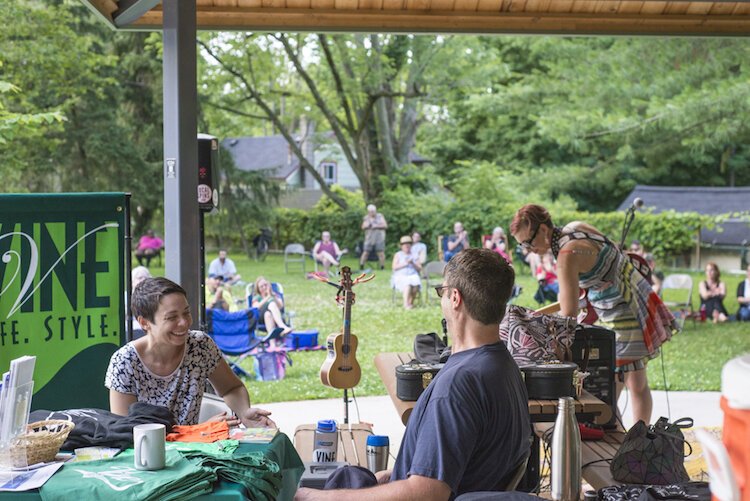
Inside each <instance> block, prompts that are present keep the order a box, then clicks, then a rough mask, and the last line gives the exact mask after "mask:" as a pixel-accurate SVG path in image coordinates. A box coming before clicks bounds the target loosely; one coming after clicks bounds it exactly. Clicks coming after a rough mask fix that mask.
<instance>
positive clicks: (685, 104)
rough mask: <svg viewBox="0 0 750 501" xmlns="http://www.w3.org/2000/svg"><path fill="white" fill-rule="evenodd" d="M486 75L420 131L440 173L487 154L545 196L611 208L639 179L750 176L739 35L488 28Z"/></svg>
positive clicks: (713, 180)
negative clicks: (584, 34) (512, 33)
mask: <svg viewBox="0 0 750 501" xmlns="http://www.w3.org/2000/svg"><path fill="white" fill-rule="evenodd" d="M480 41H481V42H482V44H483V49H480V50H481V51H482V53H483V54H486V57H484V58H483V60H484V61H486V62H487V64H486V67H485V69H483V70H477V71H483V72H485V74H486V75H487V77H488V78H487V79H486V80H485V81H484V85H482V86H475V87H468V88H466V90H465V94H462V95H457V96H455V97H456V99H452V100H450V101H448V102H446V103H445V106H444V110H443V111H442V113H440V114H437V115H436V116H437V117H438V120H435V121H433V122H432V123H431V124H430V126H429V127H424V128H422V133H423V134H422V136H421V138H422V139H423V140H424V143H426V144H427V145H428V152H429V153H430V154H431V156H432V158H433V159H434V160H435V161H436V162H437V164H438V168H439V172H442V173H443V174H444V175H445V176H446V177H447V186H448V188H451V183H452V176H453V175H454V173H455V172H456V170H457V169H458V166H459V165H460V164H459V163H458V161H459V160H462V159H465V160H488V161H492V162H495V163H496V164H497V165H500V166H502V167H503V168H504V169H506V170H510V171H511V172H517V173H525V174H526V175H528V176H530V177H532V178H534V179H535V180H536V181H537V182H538V183H539V185H540V186H546V187H547V189H548V193H549V197H551V198H553V199H554V198H556V197H558V196H561V195H563V194H567V195H570V196H572V197H573V198H574V199H575V200H576V201H577V203H578V205H579V206H580V207H581V208H584V209H588V210H603V209H612V208H614V207H615V206H616V205H617V204H618V203H619V202H620V201H621V200H622V199H623V198H624V196H625V195H626V194H627V192H628V191H629V190H631V189H632V188H633V186H634V185H635V184H637V183H647V184H667V185H719V186H720V185H733V184H747V183H750V171H748V170H747V169H742V166H744V165H746V164H747V160H748V157H750V153H749V152H748V147H747V146H746V144H747V143H748V141H747V139H748V127H747V125H746V120H743V117H744V116H746V114H747V107H748V106H750V99H748V98H749V97H750V94H749V93H748V91H750V86H749V85H750V84H748V81H749V80H748V78H747V72H748V68H747V65H746V64H743V63H744V61H745V60H746V59H747V55H748V51H749V50H750V44H748V42H747V41H745V40H739V39H738V40H735V39H664V40H659V42H658V43H654V42H653V40H651V39H643V38H637V39H628V38H617V39H612V38H559V37H556V38H510V37H493V38H481V39H480Z"/></svg>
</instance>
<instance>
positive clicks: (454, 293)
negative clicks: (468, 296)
mask: <svg viewBox="0 0 750 501" xmlns="http://www.w3.org/2000/svg"><path fill="white" fill-rule="evenodd" d="M463 301H464V298H463V296H461V291H460V290H458V289H456V288H455V287H453V288H451V306H452V307H453V308H458V306H459V305H460V304H461V303H463Z"/></svg>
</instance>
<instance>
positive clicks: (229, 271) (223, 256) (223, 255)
mask: <svg viewBox="0 0 750 501" xmlns="http://www.w3.org/2000/svg"><path fill="white" fill-rule="evenodd" d="M208 274H209V275H211V274H214V275H220V276H221V277H223V279H224V282H226V283H227V284H229V285H234V284H239V283H240V278H241V277H240V274H239V273H237V266H235V264H234V261H232V260H231V259H229V257H227V251H226V250H224V249H221V250H220V251H219V257H217V258H216V259H214V260H213V261H211V264H209V265H208Z"/></svg>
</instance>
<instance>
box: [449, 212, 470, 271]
mask: <svg viewBox="0 0 750 501" xmlns="http://www.w3.org/2000/svg"><path fill="white" fill-rule="evenodd" d="M469 247H470V245H469V234H468V233H467V232H466V230H465V229H464V225H463V224H462V223H461V222H460V221H456V223H455V224H454V225H453V235H449V236H448V241H447V242H446V243H445V253H444V256H445V257H444V259H445V262H446V263H447V262H448V261H450V260H451V258H452V257H453V256H455V255H456V254H458V253H459V252H461V251H462V250H464V249H468V248H469Z"/></svg>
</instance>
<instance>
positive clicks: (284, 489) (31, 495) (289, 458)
mask: <svg viewBox="0 0 750 501" xmlns="http://www.w3.org/2000/svg"><path fill="white" fill-rule="evenodd" d="M247 452H263V453H264V455H265V456H266V457H267V458H268V459H270V460H271V461H274V462H276V463H277V464H278V465H279V468H280V469H281V472H282V475H283V477H282V478H283V479H282V485H281V491H280V493H279V497H278V499H279V500H281V501H292V499H293V498H294V493H295V492H296V491H297V485H298V484H299V479H300V478H301V477H302V473H303V472H304V468H305V467H304V465H303V464H302V460H301V459H300V457H299V455H298V454H297V451H296V450H295V449H294V446H293V445H292V442H291V441H290V440H289V437H287V436H286V435H285V434H283V433H279V434H278V435H277V436H276V437H275V438H274V439H273V440H272V441H271V443H270V444H240V446H239V448H238V449H237V451H236V453H238V454H240V453H247ZM15 499H18V500H22V501H32V500H38V499H41V497H40V496H39V491H38V490H32V491H26V492H0V501H10V500H15ZM197 499H201V500H207V499H225V500H238V501H244V500H246V499H247V495H246V492H245V489H244V487H242V486H241V485H239V484H235V483H233V482H226V481H219V482H217V483H216V485H215V486H214V490H213V492H212V493H211V494H210V495H206V496H202V497H200V498H197Z"/></svg>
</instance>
